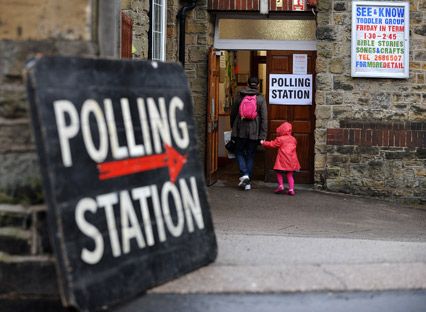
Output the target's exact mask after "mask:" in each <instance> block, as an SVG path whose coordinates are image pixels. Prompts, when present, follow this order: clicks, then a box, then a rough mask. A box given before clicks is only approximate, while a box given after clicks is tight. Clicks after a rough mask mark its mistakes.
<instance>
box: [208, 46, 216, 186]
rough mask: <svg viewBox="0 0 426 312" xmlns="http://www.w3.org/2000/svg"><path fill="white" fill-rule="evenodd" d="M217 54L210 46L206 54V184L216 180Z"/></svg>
mask: <svg viewBox="0 0 426 312" xmlns="http://www.w3.org/2000/svg"><path fill="white" fill-rule="evenodd" d="M218 59H219V55H218V54H217V52H216V50H215V49H214V48H213V47H211V48H210V49H209V54H208V79H207V105H206V110H207V113H206V118H207V124H206V135H207V140H206V162H205V163H206V165H205V175H206V183H207V185H212V184H214V183H216V182H217V170H218V149H219V131H218V129H219V60H218Z"/></svg>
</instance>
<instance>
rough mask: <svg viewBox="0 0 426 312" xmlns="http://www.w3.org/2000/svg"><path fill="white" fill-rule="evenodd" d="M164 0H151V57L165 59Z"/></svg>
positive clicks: (159, 59)
mask: <svg viewBox="0 0 426 312" xmlns="http://www.w3.org/2000/svg"><path fill="white" fill-rule="evenodd" d="M165 2H166V0H153V1H152V37H151V38H152V42H151V49H152V51H151V52H152V53H151V55H152V59H153V60H158V61H165V60H166V52H165V51H166V33H165V29H166V3H165Z"/></svg>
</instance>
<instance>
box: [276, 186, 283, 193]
mask: <svg viewBox="0 0 426 312" xmlns="http://www.w3.org/2000/svg"><path fill="white" fill-rule="evenodd" d="M282 192H284V186H282V185H278V187H277V188H276V189H275V191H274V193H275V194H281V193H282Z"/></svg>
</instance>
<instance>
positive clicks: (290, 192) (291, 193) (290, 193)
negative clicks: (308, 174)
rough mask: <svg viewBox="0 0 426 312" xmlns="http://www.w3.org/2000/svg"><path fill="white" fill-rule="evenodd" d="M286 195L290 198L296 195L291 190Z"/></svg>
mask: <svg viewBox="0 0 426 312" xmlns="http://www.w3.org/2000/svg"><path fill="white" fill-rule="evenodd" d="M287 194H288V195H290V196H294V195H296V193H295V192H294V191H293V190H289V191H288V192H287Z"/></svg>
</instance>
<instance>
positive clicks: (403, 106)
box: [315, 0, 426, 203]
mask: <svg viewBox="0 0 426 312" xmlns="http://www.w3.org/2000/svg"><path fill="white" fill-rule="evenodd" d="M351 3H352V2H351V1H342V0H339V1H337V0H334V1H319V2H318V15H317V22H318V28H317V39H318V47H317V48H318V52H317V53H318V56H317V68H316V71H317V79H316V83H317V92H316V105H317V106H316V130H315V141H316V147H315V153H316V154H315V183H316V186H317V187H319V188H323V189H327V190H330V191H337V192H345V193H354V194H364V195H375V196H387V197H389V196H391V197H395V198H403V199H408V200H414V201H417V202H423V203H424V202H425V201H426V199H425V197H426V196H425V194H426V171H425V170H424V168H425V165H426V143H425V141H426V134H425V133H426V125H425V123H426V81H425V70H426V40H425V39H426V38H425V35H426V29H425V27H424V24H425V20H426V11H425V9H426V5H425V2H424V1H410V59H409V62H410V77H409V79H367V78H351V64H350V62H351V8H352V7H351Z"/></svg>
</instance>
